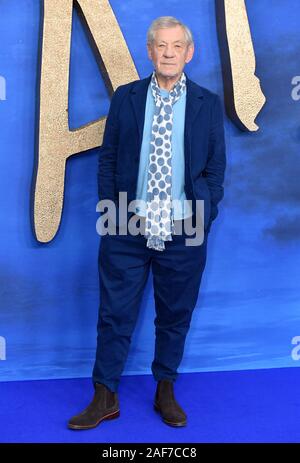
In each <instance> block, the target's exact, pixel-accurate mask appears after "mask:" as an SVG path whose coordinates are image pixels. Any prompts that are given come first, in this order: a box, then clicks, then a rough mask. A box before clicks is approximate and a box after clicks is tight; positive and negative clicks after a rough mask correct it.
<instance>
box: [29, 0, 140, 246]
mask: <svg viewBox="0 0 300 463" xmlns="http://www.w3.org/2000/svg"><path fill="white" fill-rule="evenodd" d="M75 5H76V7H77V8H78V11H79V13H80V16H81V18H82V20H83V21H84V22H85V24H86V26H87V27H86V29H87V32H88V34H89V38H90V40H91V44H92V46H93V48H94V49H95V53H96V58H97V61H98V64H99V67H100V69H101V72H102V75H103V78H104V81H105V83H106V85H107V87H108V90H109V92H110V94H112V92H113V91H114V89H115V88H116V87H118V86H119V85H121V84H124V83H127V82H130V81H132V80H136V79H138V78H139V76H138V74H137V71H136V68H135V66H134V63H133V61H132V57H131V55H130V52H129V50H128V48H127V45H126V42H125V39H124V37H123V35H122V32H121V30H120V28H119V25H118V22H117V20H116V17H115V15H114V13H113V11H112V9H111V7H110V4H109V2H108V0H77V1H75ZM72 9H73V0H44V17H43V37H42V56H41V78H40V97H39V102H40V111H39V121H38V126H39V131H38V132H39V135H38V153H37V154H38V159H37V166H36V178H35V192H34V231H35V235H36V238H37V240H38V241H40V242H48V241H50V240H51V239H52V238H53V237H54V236H55V234H56V232H57V230H58V227H59V224H60V220H61V213H62V206H63V196H64V178H65V168H66V161H67V158H68V157H70V156H72V155H73V154H76V153H81V152H83V151H86V150H89V149H91V148H95V147H97V146H100V145H101V143H102V136H103V131H104V126H105V121H106V117H101V118H100V119H98V120H96V121H93V122H91V123H89V124H86V125H84V126H82V127H80V128H78V129H75V130H70V129H69V123H68V95H69V65H70V45H71V28H72Z"/></svg>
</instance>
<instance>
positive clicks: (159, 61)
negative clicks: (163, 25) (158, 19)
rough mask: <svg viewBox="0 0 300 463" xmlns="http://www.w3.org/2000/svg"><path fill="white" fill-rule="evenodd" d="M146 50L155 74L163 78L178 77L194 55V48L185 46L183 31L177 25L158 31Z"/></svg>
mask: <svg viewBox="0 0 300 463" xmlns="http://www.w3.org/2000/svg"><path fill="white" fill-rule="evenodd" d="M147 48H148V56H149V58H150V59H151V60H152V62H153V65H154V68H155V71H156V73H157V74H158V75H160V76H162V77H165V78H168V77H169V78H172V77H173V78H174V77H179V76H180V75H181V72H182V70H183V68H184V66H185V64H186V63H188V62H189V61H191V59H192V57H193V54H194V46H193V45H189V46H188V45H187V42H186V37H185V33H184V30H183V28H182V27H181V26H179V25H177V26H175V27H170V28H168V29H158V30H157V31H156V32H155V39H154V41H153V42H152V44H148V45H147Z"/></svg>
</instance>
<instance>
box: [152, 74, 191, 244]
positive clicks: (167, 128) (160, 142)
mask: <svg viewBox="0 0 300 463" xmlns="http://www.w3.org/2000/svg"><path fill="white" fill-rule="evenodd" d="M150 85H151V90H152V95H153V97H154V101H155V111H154V116H153V122H152V132H151V142H150V158H149V168H148V182H147V200H146V201H147V203H146V222H145V238H146V239H147V247H148V248H153V249H156V250H158V251H163V250H164V249H165V243H164V242H165V241H172V236H171V235H172V232H173V231H174V218H173V213H174V211H173V207H172V195H171V188H172V149H171V144H172V129H173V105H174V103H176V101H177V100H178V99H179V98H180V97H181V95H182V94H183V92H184V90H185V86H186V77H185V74H184V73H182V74H181V77H180V79H179V80H178V81H177V82H176V84H175V85H174V87H173V88H172V90H171V91H170V92H169V97H165V98H162V96H161V94H160V88H159V86H158V82H157V78H156V74H155V71H153V74H152V77H151V82H150Z"/></svg>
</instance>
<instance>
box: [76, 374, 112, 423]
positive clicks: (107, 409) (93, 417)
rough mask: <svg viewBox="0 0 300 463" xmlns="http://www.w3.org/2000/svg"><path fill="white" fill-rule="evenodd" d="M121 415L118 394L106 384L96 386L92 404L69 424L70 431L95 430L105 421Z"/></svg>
mask: <svg viewBox="0 0 300 463" xmlns="http://www.w3.org/2000/svg"><path fill="white" fill-rule="evenodd" d="M119 415H120V408H119V400H118V394H117V392H112V391H111V390H110V389H108V388H107V387H106V386H105V385H104V384H100V383H96V384H95V394H94V398H93V400H92V402H91V403H90V404H89V405H88V406H87V407H86V408H85V409H84V410H83V411H82V412H81V413H80V414H79V415H75V416H73V417H72V418H71V419H70V420H69V422H68V427H69V428H70V429H90V428H95V427H96V426H98V424H99V423H100V422H101V421H103V420H111V419H113V418H117V417H118V416H119Z"/></svg>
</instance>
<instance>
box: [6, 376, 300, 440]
mask: <svg viewBox="0 0 300 463" xmlns="http://www.w3.org/2000/svg"><path fill="white" fill-rule="evenodd" d="M299 379H300V370H299V368H278V369H269V370H248V371H231V372H229V371H227V372H208V373H181V374H180V375H179V377H178V379H177V381H176V383H175V393H176V398H177V400H178V402H179V403H180V404H181V405H182V407H183V408H184V409H185V411H186V412H187V415H188V425H187V426H186V427H185V428H172V427H170V426H168V425H166V424H164V423H163V422H162V420H161V418H160V416H159V415H158V414H157V412H155V411H154V410H153V405H152V404H153V396H154V392H155V387H156V383H155V381H154V379H153V377H152V376H151V375H142V376H123V377H122V379H121V383H120V386H119V400H120V417H119V418H117V419H115V420H111V421H104V422H102V423H100V425H99V426H98V427H97V428H94V429H92V430H86V431H72V430H69V429H68V428H67V426H66V423H67V420H68V418H69V417H71V416H73V415H75V414H77V413H78V412H80V411H81V410H82V409H83V408H84V407H85V406H86V405H87V404H88V403H89V402H90V400H91V398H92V395H93V387H92V383H91V380H90V379H71V380H70V379H58V380H40V381H19V382H2V383H0V442H2V443H4V442H6V443H12V442H35V443H37V442H65V443H67V442H78V443H81V442H82V443H83V442H98V443H100V442H109V443H115V442H123V443H124V442H126V443H127V442H128V443H129V442H135V443H141V442H149V443H151V442H157V443H182V442H183V443H184V442H185V443H196V442H198V443H201V442H210V443H211V442H224V443H227V442H239V443H245V442H300V433H299V418H300V397H299V384H300V382H299Z"/></svg>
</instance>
